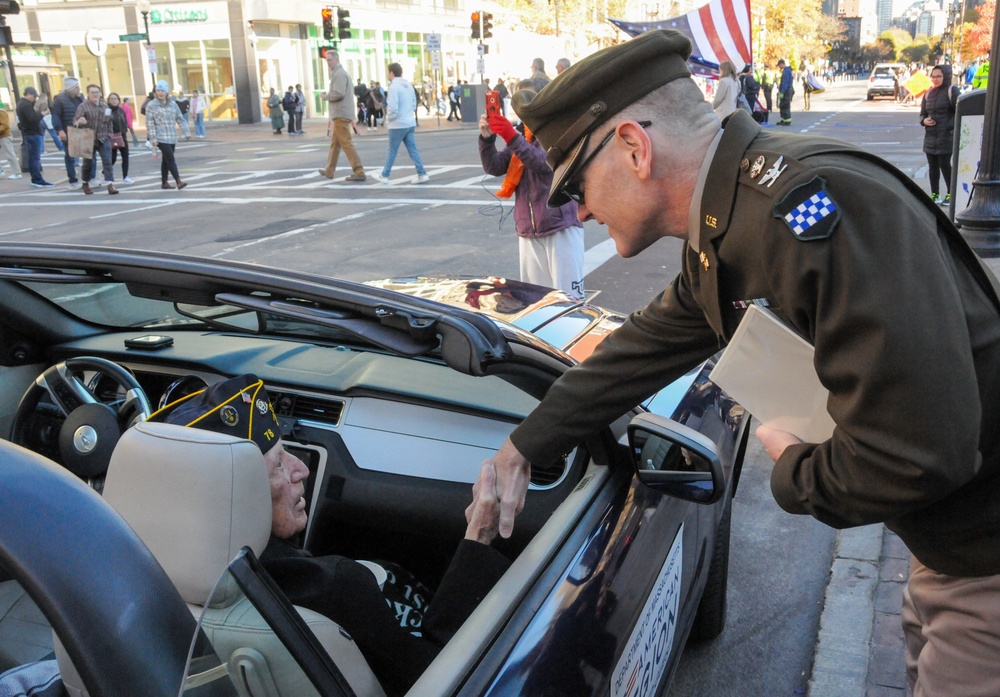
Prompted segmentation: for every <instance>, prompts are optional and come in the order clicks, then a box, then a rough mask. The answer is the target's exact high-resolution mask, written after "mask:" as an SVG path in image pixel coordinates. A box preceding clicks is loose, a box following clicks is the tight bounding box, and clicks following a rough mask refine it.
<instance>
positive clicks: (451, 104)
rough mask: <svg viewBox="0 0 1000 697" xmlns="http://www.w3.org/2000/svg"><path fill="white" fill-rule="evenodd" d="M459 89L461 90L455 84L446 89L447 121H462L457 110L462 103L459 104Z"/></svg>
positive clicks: (460, 114) (460, 113)
mask: <svg viewBox="0 0 1000 697" xmlns="http://www.w3.org/2000/svg"><path fill="white" fill-rule="evenodd" d="M460 89H461V87H460V86H459V84H458V83H457V82H456V83H455V84H454V85H452V86H451V87H449V88H448V108H449V111H448V120H449V121H451V120H452V119H455V120H458V121H461V120H462V112H461V111H460V109H459V107H460V106H461V103H462V102H461V96H460V95H461V92H459V90H460Z"/></svg>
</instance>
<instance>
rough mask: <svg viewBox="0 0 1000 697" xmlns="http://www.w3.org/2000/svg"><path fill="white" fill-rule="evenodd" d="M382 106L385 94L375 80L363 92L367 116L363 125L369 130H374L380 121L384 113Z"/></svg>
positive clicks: (383, 105)
mask: <svg viewBox="0 0 1000 697" xmlns="http://www.w3.org/2000/svg"><path fill="white" fill-rule="evenodd" d="M384 107H385V95H384V94H383V92H382V86H381V85H380V84H379V83H378V81H377V80H375V81H373V82H372V85H371V87H370V88H369V89H368V92H367V94H365V116H366V118H367V121H366V122H365V125H366V126H367V128H368V130H369V131H372V130H376V129H377V128H378V127H379V125H380V124H381V123H382V119H383V118H384V115H385V112H384Z"/></svg>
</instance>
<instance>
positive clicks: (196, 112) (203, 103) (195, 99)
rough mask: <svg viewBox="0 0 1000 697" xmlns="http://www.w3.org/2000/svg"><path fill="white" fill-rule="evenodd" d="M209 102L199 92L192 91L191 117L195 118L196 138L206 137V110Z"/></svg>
mask: <svg viewBox="0 0 1000 697" xmlns="http://www.w3.org/2000/svg"><path fill="white" fill-rule="evenodd" d="M207 108H208V100H207V99H206V98H205V96H202V94H201V93H200V92H198V90H191V116H192V118H194V137H195V138H204V137H205V110H206V109H207Z"/></svg>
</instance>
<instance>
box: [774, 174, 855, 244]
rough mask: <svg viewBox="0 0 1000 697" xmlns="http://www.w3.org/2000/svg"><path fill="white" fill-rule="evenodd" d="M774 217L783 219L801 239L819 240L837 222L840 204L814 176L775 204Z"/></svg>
mask: <svg viewBox="0 0 1000 697" xmlns="http://www.w3.org/2000/svg"><path fill="white" fill-rule="evenodd" d="M774 217H775V218H780V219H781V220H783V221H785V224H786V225H788V228H789V229H790V230H791V231H792V233H793V234H794V235H795V236H796V237H797V238H799V239H800V240H822V239H826V238H827V237H829V236H830V235H831V234H833V231H834V229H835V228H836V227H837V223H839V222H840V206H838V205H837V204H836V203H834V201H833V199H832V198H830V195H829V194H828V193H827V191H826V181H824V180H823V179H822V178H821V177H816V178H815V179H813V180H812V181H810V182H807V183H805V184H802V185H800V186H797V187H795V188H794V189H792V190H791V191H789V192H788V194H786V195H785V198H783V199H782V200H781V201H780V202H779V203H776V204H775V206H774Z"/></svg>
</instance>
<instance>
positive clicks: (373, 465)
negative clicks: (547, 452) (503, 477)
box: [0, 243, 749, 696]
mask: <svg viewBox="0 0 1000 697" xmlns="http://www.w3.org/2000/svg"><path fill="white" fill-rule="evenodd" d="M0 289H2V291H3V292H2V295H0V298H3V299H2V300H0V304H2V305H3V312H2V318H0V380H2V381H3V384H4V385H5V386H6V389H5V390H4V396H3V400H4V403H3V405H2V406H3V409H2V413H3V414H4V415H5V416H4V417H3V420H2V423H0V427H2V428H3V429H4V431H3V432H4V433H8V432H11V433H12V436H11V439H12V440H13V441H15V442H17V443H19V444H21V445H24V446H26V447H27V448H30V449H31V450H34V451H36V452H39V453H41V454H42V455H44V456H45V457H47V458H49V459H51V460H54V461H55V462H58V463H60V464H62V465H64V466H65V467H67V468H68V469H70V470H73V471H74V473H75V475H77V480H76V481H74V477H73V476H72V475H69V474H68V473H67V472H66V471H65V470H60V468H58V467H53V466H48V465H41V464H39V462H38V458H36V457H33V456H30V455H28V454H26V453H25V452H23V451H21V450H19V449H18V448H17V447H15V446H12V445H9V444H6V443H0V457H2V458H3V459H4V460H5V463H4V465H3V466H0V477H2V478H3V479H4V483H3V484H0V510H3V511H4V515H3V516H2V517H0V525H2V529H0V561H2V566H3V567H4V568H5V569H6V577H7V578H10V579H16V580H17V581H20V582H21V584H22V585H23V586H24V588H25V589H26V590H27V592H28V595H29V596H30V597H31V599H32V600H33V601H34V602H35V603H36V604H37V605H38V607H39V608H41V611H42V613H43V614H44V616H45V618H46V619H47V621H48V622H49V623H50V624H51V625H52V626H53V627H54V628H55V632H56V634H57V635H59V637H60V639H61V640H62V641H63V643H64V644H65V645H66V649H67V652H68V653H69V654H70V655H71V657H72V659H73V662H74V664H75V665H76V666H77V667H78V668H79V669H80V673H81V676H82V677H83V679H84V681H85V682H87V683H88V685H89V686H90V687H91V694H92V695H96V694H103V695H118V694H121V695H128V694H137V693H136V692H130V690H134V689H135V684H136V682H139V683H143V684H144V685H145V688H144V691H143V694H147V695H161V694H162V695H167V694H170V693H171V689H174V690H175V688H176V687H178V686H179V685H180V680H181V675H182V671H181V672H179V671H178V664H177V661H178V658H177V656H176V653H177V646H178V645H179V644H180V643H183V640H181V639H178V636H182V635H184V634H185V632H190V631H193V626H192V624H191V622H190V617H189V616H186V617H181V616H180V615H183V614H184V613H185V612H186V609H185V608H184V606H183V603H178V600H179V598H177V597H176V594H175V593H174V594H172V593H171V591H170V584H169V581H166V580H165V578H164V577H163V574H162V572H161V571H160V570H158V567H157V564H156V562H155V560H153V559H152V558H151V556H150V555H149V553H148V551H146V550H145V548H144V547H143V545H142V543H141V542H139V541H138V540H137V539H136V538H135V535H134V534H133V535H131V536H130V534H129V530H128V529H127V527H125V526H124V524H123V523H121V522H120V521H116V518H115V515H114V513H113V511H111V510H110V508H109V507H108V506H106V505H104V504H103V502H102V501H101V500H100V499H99V497H97V496H96V495H94V496H91V495H89V494H87V493H86V492H85V491H84V492H81V490H80V489H81V484H80V483H79V479H80V478H82V479H87V480H88V481H89V482H90V483H91V484H93V485H95V487H96V488H99V486H100V466H99V464H98V465H95V464H94V462H91V461H88V460H87V458H86V457H81V455H80V453H75V454H74V453H73V452H72V451H73V448H74V446H73V438H72V436H71V434H70V436H67V433H66V429H67V428H68V427H67V422H72V419H73V418H74V416H73V415H74V414H75V413H76V412H77V410H78V409H79V408H80V407H81V405H83V406H86V404H87V403H89V402H90V401H95V402H98V403H100V404H103V405H107V406H110V407H111V410H110V411H112V412H113V413H115V415H116V416H117V417H118V420H119V422H124V423H120V425H121V426H122V427H123V428H124V427H127V425H128V423H127V422H128V421H129V420H130V419H135V418H138V417H136V416H135V415H134V414H133V412H134V411H136V410H138V411H141V408H140V407H141V405H140V403H139V400H138V399H137V397H136V394H135V392H136V390H134V389H131V388H130V387H129V383H130V381H129V380H128V378H129V377H132V378H134V381H135V383H136V384H137V385H138V387H139V388H141V391H142V392H145V393H146V395H148V398H149V400H150V401H151V402H152V403H153V406H154V407H155V405H156V404H157V403H165V402H168V401H170V400H172V399H173V398H175V397H177V396H179V395H181V394H184V393H186V391H190V390H192V389H195V388H197V387H200V386H203V385H204V384H206V383H213V382H215V381H217V380H219V379H222V378H225V377H230V376H233V375H238V374H241V373H248V372H249V373H255V374H257V375H259V376H260V377H262V378H263V379H264V380H265V382H266V383H267V385H268V390H269V392H270V395H271V398H272V402H273V405H274V408H275V410H276V412H277V413H278V415H279V419H280V420H281V421H282V423H283V426H284V427H285V441H286V443H287V444H288V445H289V447H290V448H291V449H293V451H294V452H296V454H298V455H300V456H301V457H302V458H303V460H304V461H305V462H306V463H307V464H308V466H309V467H310V471H311V474H312V476H311V477H310V480H309V481H310V484H309V486H308V487H307V491H306V498H307V501H308V510H309V512H310V522H309V527H308V528H307V530H306V531H305V533H304V535H303V537H302V539H301V541H300V542H301V544H303V545H304V546H305V547H306V548H308V549H309V550H310V551H311V552H313V553H314V554H341V555H344V556H349V557H353V558H365V559H372V558H384V559H392V560H394V561H397V562H398V563H400V564H401V565H403V566H405V567H407V568H410V569H411V570H412V571H414V572H415V573H416V574H417V575H418V576H419V577H422V578H424V579H429V583H431V584H433V583H434V582H436V580H438V579H440V577H441V575H442V574H443V572H444V569H445V568H446V567H447V564H448V561H449V558H450V556H451V554H452V553H453V551H454V549H455V547H456V545H457V543H458V540H459V539H460V538H461V536H462V533H463V531H464V528H465V519H464V509H465V507H466V505H467V504H468V502H469V500H470V484H471V483H472V482H473V481H474V480H475V478H476V476H477V474H478V470H479V464H480V462H481V461H482V460H483V459H484V458H487V457H489V456H490V455H491V453H492V452H494V451H495V449H496V448H497V447H498V446H499V445H500V444H501V443H502V442H503V439H504V438H505V437H506V436H507V434H508V433H509V432H510V431H511V429H513V427H514V426H515V425H516V424H517V423H518V422H519V420H520V419H522V418H523V417H524V416H525V415H526V414H527V413H528V412H529V411H530V410H531V409H532V407H533V406H534V404H536V403H537V401H538V399H540V398H541V396H543V395H544V393H545V391H546V390H547V389H548V387H549V385H551V383H552V382H553V381H554V380H556V379H557V378H558V377H559V376H560V375H561V374H562V373H563V372H565V371H566V370H567V369H568V368H569V367H571V366H572V365H574V364H575V363H576V362H577V361H579V360H583V359H584V358H586V356H587V355H589V354H590V352H592V351H593V349H594V347H595V346H596V345H597V344H598V343H599V342H600V341H601V340H602V339H603V338H604V337H606V336H607V335H608V334H610V333H611V332H612V331H614V329H615V328H616V327H617V326H619V325H620V324H621V323H622V321H623V319H624V318H623V317H622V316H621V315H618V314H615V313H612V312H608V311H606V310H602V309H601V308H599V307H596V306H594V305H590V304H587V303H583V302H579V301H576V300H574V299H572V298H570V297H568V296H566V295H564V294H562V293H559V292H557V291H549V290H546V289H540V288H538V287H535V286H530V285H527V284H521V283H517V282H513V281H507V280H504V279H499V278H488V279H405V280H397V281H384V282H378V283H373V284H370V285H361V284H355V283H348V282H342V281H336V280H333V279H329V278H323V277H317V276H311V275H307V274H300V273H296V272H290V271H283V270H277V269H269V268H265V267H258V266H253V265H244V264H235V263H227V262H217V261H206V260H203V259H193V258H186V257H180V256H168V255H161V254H151V253H145V252H132V251H127V250H114V251H111V250H103V249H95V248H86V247H71V246H57V245H51V246H50V245H22V244H4V243H0ZM401 291H402V292H401ZM149 337H153V338H149ZM93 359H97V360H96V362H95V361H94V360H93ZM100 361H110V362H111V363H112V364H114V365H118V366H121V367H123V368H124V369H125V371H127V372H125V375H124V376H122V375H116V374H112V373H109V372H107V371H103V370H101V366H102V365H103V364H102V363H101V362H100ZM711 366H712V361H709V362H707V363H706V364H704V365H701V366H697V367H696V368H694V369H693V370H692V371H691V372H690V373H689V374H688V375H686V376H684V377H683V378H682V379H680V380H678V381H677V382H675V383H674V384H673V385H670V386H668V387H667V388H665V389H663V390H661V391H660V392H659V393H657V394H656V395H654V396H653V397H651V398H650V399H649V400H648V401H647V402H646V403H645V404H644V405H636V408H635V409H634V410H633V411H632V412H630V413H629V414H625V415H623V416H622V417H621V418H620V419H618V420H617V421H616V422H615V423H613V424H612V425H611V426H610V427H608V428H607V429H604V430H602V431H600V432H597V433H593V434H591V435H590V436H589V437H588V438H586V439H585V440H584V441H583V442H581V443H580V444H579V445H578V446H577V447H576V448H574V449H573V450H572V451H571V452H569V453H567V454H566V455H565V457H563V458H560V459H558V460H557V461H555V462H549V463H533V468H532V483H531V488H530V490H529V492H528V498H527V504H526V506H525V509H524V511H523V512H522V513H521V514H520V515H519V516H518V519H517V524H516V526H515V534H514V535H513V537H512V538H511V539H510V540H501V541H498V542H496V543H495V544H496V546H497V547H498V548H499V549H500V550H501V551H503V552H504V553H505V554H507V555H508V556H509V557H510V558H511V559H513V560H514V562H513V564H512V566H511V568H510V569H509V571H508V572H507V573H506V574H505V575H504V576H503V578H501V579H500V581H499V583H498V584H497V585H496V587H495V588H494V589H493V591H492V592H491V593H490V594H489V595H488V596H487V598H486V599H485V600H484V601H483V603H482V604H481V605H480V606H479V608H478V609H477V610H476V612H475V613H474V614H473V615H472V617H471V618H470V619H469V620H468V621H467V622H466V623H465V624H464V625H463V627H462V628H461V630H460V631H459V634H458V635H456V637H455V638H454V639H453V640H452V641H451V642H450V643H449V644H448V645H447V646H446V647H445V649H444V650H443V652H442V653H441V655H440V656H439V657H438V659H437V660H436V661H435V662H434V663H433V664H432V665H431V667H430V668H429V669H428V671H427V672H426V673H425V674H424V676H423V677H422V678H421V679H420V680H419V681H418V682H417V684H416V685H415V686H414V687H413V689H412V690H411V691H410V693H409V694H411V695H452V694H466V695H485V694H493V695H510V694H572V695H579V696H583V695H606V694H611V695H616V696H617V695H640V694H641V695H647V694H662V693H663V692H665V691H666V688H667V685H668V684H669V679H670V676H671V675H672V673H673V671H674V669H675V668H676V665H677V661H678V659H679V656H680V653H681V650H682V648H683V646H684V643H685V641H686V640H687V638H688V637H689V635H692V636H696V637H700V638H711V637H713V636H715V635H716V634H718V633H719V632H720V631H721V630H722V626H723V622H724V617H725V586H726V573H727V560H728V537H729V513H730V508H731V500H732V496H733V493H734V491H735V487H736V482H737V479H738V475H739V469H740V466H741V463H742V458H743V451H744V449H745V445H746V438H747V433H748V431H747V426H748V422H749V418H747V416H748V415H746V414H745V413H744V411H743V409H742V408H741V407H740V406H739V405H738V404H735V403H733V402H732V400H730V399H728V398H727V397H726V396H725V395H724V394H723V393H721V392H720V390H718V388H716V387H715V386H714V385H713V384H712V383H711V382H710V381H709V380H708V378H707V374H708V371H709V369H710V368H711ZM57 368H58V370H57ZM40 375H45V376H47V378H46V379H38V380H36V378H37V377H38V376H40ZM123 383H125V384H123ZM81 387H84V388H86V389H85V392H86V394H83V393H79V392H78V390H79V388H81ZM88 394H89V395H91V396H92V397H93V398H94V399H91V398H89V397H88V396H87V395H88ZM22 395H23V397H22ZM95 408H96V407H95ZM102 409H103V407H102ZM102 413H103V412H102ZM67 414H69V415H70V418H67ZM643 414H646V415H647V416H646V417H642V418H652V417H651V416H649V415H659V417H665V418H669V419H672V420H673V421H672V422H670V423H671V424H672V426H671V427H670V428H672V429H674V430H675V431H677V432H678V433H688V434H689V437H688V440H687V441H679V442H684V443H688V444H691V443H693V442H694V440H692V439H695V440H697V441H698V443H700V444H702V446H703V448H704V450H705V452H709V451H710V452H711V453H713V454H714V455H713V456H717V460H718V461H717V462H715V464H714V465H713V473H712V475H711V476H710V477H708V479H709V481H708V485H707V488H706V489H705V491H707V492H708V493H707V495H706V496H704V497H703V498H702V501H703V502H700V503H696V502H694V501H692V500H690V499H692V498H694V499H696V500H697V499H698V495H697V494H696V495H694V496H690V497H687V499H688V500H685V498H678V497H676V496H665V495H663V494H661V493H659V492H657V491H654V490H653V489H652V488H649V487H647V486H645V485H644V484H642V483H641V482H640V475H639V474H637V472H636V470H635V469H634V468H633V465H632V459H633V458H632V454H631V453H630V451H629V447H628V445H627V443H628V436H627V433H626V430H627V427H628V425H629V423H630V420H632V419H633V418H634V417H636V416H637V415H643ZM72 423H74V424H75V422H72ZM665 423H666V422H665ZM74 427H75V426H74ZM691 434H695V435H691ZM692 447H694V446H692ZM8 464H9V465H10V466H9V467H8V466H7V465H8ZM640 474H641V473H640ZM12 477H14V478H16V479H17V482H18V485H17V486H16V487H13V486H9V485H10V484H11V482H10V479H11V478H12ZM26 491H30V492H33V493H32V494H31V496H27V494H26V493H25V492H26ZM680 495H681V496H683V494H680ZM21 497H24V499H23V500H21ZM18 500H21V502H20V503H18V504H17V505H14V503H15V502H16V501H18ZM28 507H34V510H37V511H39V515H36V516H33V517H30V518H26V517H24V516H26V513H25V510H27V509H28ZM55 519H58V521H59V531H60V532H59V534H58V535H55V536H53V535H49V534H47V532H46V530H47V526H48V525H49V524H48V523H46V522H44V521H45V520H55ZM91 519H93V521H94V522H91ZM18 521H21V522H20V523H19V522H18ZM95 535H99V538H97V537H95ZM42 560H44V561H42ZM42 567H44V568H42ZM109 568H110V569H111V571H112V573H109ZM115 568H120V569H121V570H122V572H121V574H122V578H124V579H125V581H123V582H119V581H117V580H116V575H115V573H113V571H114V569H115ZM220 572H221V570H220ZM0 573H2V572H0ZM3 578H4V577H3V576H0V580H3ZM74 579H75V581H74ZM74 582H75V583H77V585H78V588H77V589H76V590H74V591H73V592H69V591H67V586H68V585H73V583H74ZM140 588H141V589H142V590H141V592H142V593H144V594H146V595H147V598H146V599H147V600H148V599H149V598H148V596H149V594H152V595H153V596H154V597H160V596H162V602H152V603H145V604H142V605H141V606H139V607H140V608H146V607H147V605H150V606H152V605H155V606H156V607H155V609H152V608H151V609H150V610H149V611H148V613H147V610H145V609H141V611H139V612H137V613H136V614H133V615H131V616H130V621H129V622H127V623H123V622H121V621H120V619H121V618H120V616H119V617H116V616H114V612H113V608H114V607H115V606H116V605H117V606H118V607H120V603H124V602H127V600H128V597H129V596H130V594H133V593H138V592H140V590H139V589H140ZM88 603H92V604H93V605H94V607H93V611H88V609H87V608H86V607H80V605H81V604H83V605H86V604H88ZM67 605H70V607H67ZM699 608H700V609H699ZM178 613H179V614H178ZM188 640H189V638H188ZM0 655H2V651H0ZM122 666H128V668H127V670H125V669H124V668H122ZM9 667H10V665H0V670H2V669H6V668H9ZM122 671H124V672H122ZM125 674H127V675H128V678H127V679H126V678H124V677H120V676H122V675H125ZM113 676H118V677H113ZM154 677H155V680H154ZM119 678H120V679H119ZM116 680H118V686H117V687H115V686H114V685H115V683H116ZM175 693H176V691H175V692H174V694H175Z"/></svg>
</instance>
